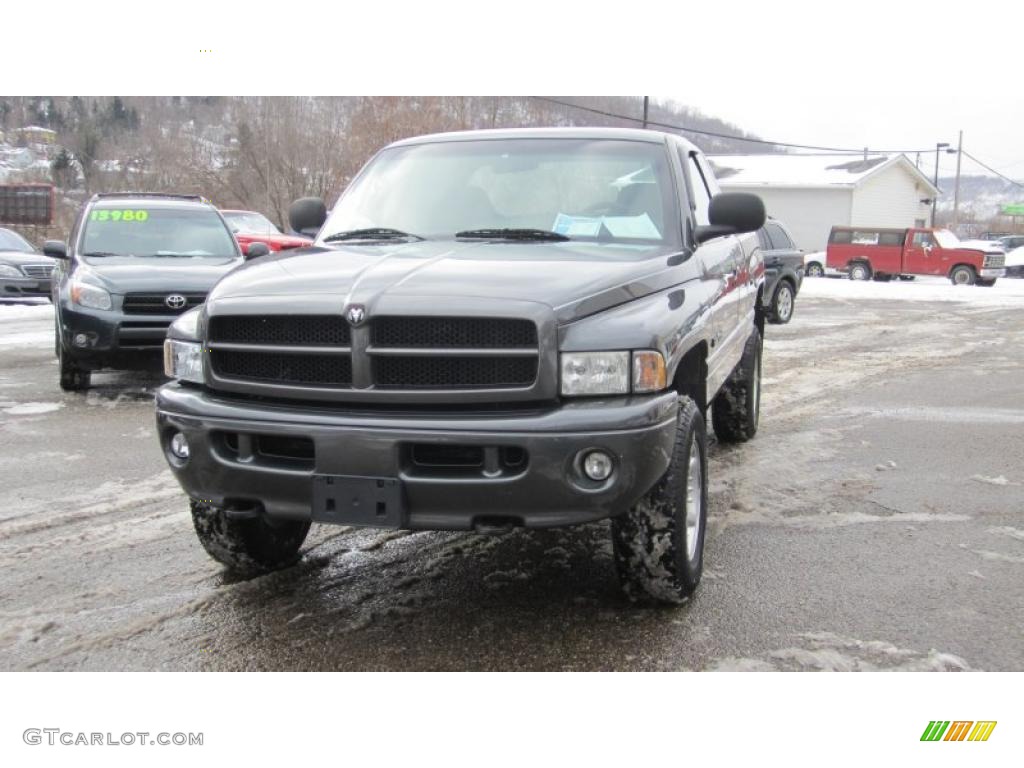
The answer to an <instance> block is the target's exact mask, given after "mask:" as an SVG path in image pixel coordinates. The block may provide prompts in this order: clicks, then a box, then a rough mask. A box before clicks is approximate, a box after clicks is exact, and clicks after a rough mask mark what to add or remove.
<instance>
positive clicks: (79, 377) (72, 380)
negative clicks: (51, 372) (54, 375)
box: [53, 328, 92, 392]
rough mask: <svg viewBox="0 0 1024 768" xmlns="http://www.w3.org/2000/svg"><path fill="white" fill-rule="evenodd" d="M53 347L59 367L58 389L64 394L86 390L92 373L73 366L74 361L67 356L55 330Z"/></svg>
mask: <svg viewBox="0 0 1024 768" xmlns="http://www.w3.org/2000/svg"><path fill="white" fill-rule="evenodd" d="M53 346H54V351H55V352H56V353H57V365H58V366H59V367H60V388H61V389H63V390H64V391H65V392H81V391H82V390H83V389H88V388H89V384H90V383H92V372H90V371H88V370H86V369H85V368H80V367H79V366H77V365H75V361H74V360H72V359H71V358H69V357H68V356H67V353H66V352H65V351H64V342H62V341H61V338H60V331H58V330H57V329H56V328H54V331H53Z"/></svg>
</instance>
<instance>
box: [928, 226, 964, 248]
mask: <svg viewBox="0 0 1024 768" xmlns="http://www.w3.org/2000/svg"><path fill="white" fill-rule="evenodd" d="M934 234H935V240H936V242H938V244H939V246H940V247H942V248H959V247H960V239H959V238H958V237H957V236H956V235H954V234H953V233H952V232H950V231H949V230H948V229H936V230H935V232H934Z"/></svg>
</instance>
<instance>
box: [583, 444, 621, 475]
mask: <svg viewBox="0 0 1024 768" xmlns="http://www.w3.org/2000/svg"><path fill="white" fill-rule="evenodd" d="M614 466H615V465H614V464H613V463H612V457H611V456H609V455H608V454H607V453H605V452H604V451H591V452H590V453H588V454H587V455H586V456H584V457H583V473H584V474H585V475H586V476H587V477H589V478H590V479H591V480H597V481H601V480H607V479H608V478H609V477H610V476H611V474H612V468H613V467H614Z"/></svg>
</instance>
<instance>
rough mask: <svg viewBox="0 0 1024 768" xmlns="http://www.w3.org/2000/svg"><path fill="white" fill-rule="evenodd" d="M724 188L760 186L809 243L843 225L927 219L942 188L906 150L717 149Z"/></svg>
mask: <svg viewBox="0 0 1024 768" xmlns="http://www.w3.org/2000/svg"><path fill="white" fill-rule="evenodd" d="M710 160H711V162H712V164H713V165H714V167H715V171H716V175H717V176H718V181H719V184H720V185H721V187H722V191H724V192H753V193H755V194H757V195H760V197H761V199H762V200H764V204H765V207H766V208H767V209H768V215H769V216H773V217H775V218H777V219H780V220H781V221H782V222H783V223H784V224H785V225H786V227H787V228H788V229H789V231H790V232H792V233H793V237H794V238H795V239H796V242H797V245H798V246H799V247H800V248H803V249H804V250H806V251H821V250H824V249H825V245H826V244H827V242H828V233H829V231H830V230H831V229H832V227H833V226H835V225H843V226H858V225H860V226H870V227H923V226H927V225H928V223H929V221H930V216H931V201H932V198H933V197H934V196H935V195H936V194H938V189H936V187H935V185H934V184H932V182H931V179H929V178H928V177H927V176H926V175H925V174H924V173H923V172H922V171H920V170H919V169H918V168H917V167H916V166H915V165H914V164H913V163H912V162H910V160H909V159H907V157H906V155H868V156H866V157H865V156H863V155H856V156H851V155H715V156H712V157H711V158H710Z"/></svg>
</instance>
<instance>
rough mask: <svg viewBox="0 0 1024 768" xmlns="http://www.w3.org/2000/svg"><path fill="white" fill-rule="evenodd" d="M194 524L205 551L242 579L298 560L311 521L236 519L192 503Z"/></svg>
mask: <svg viewBox="0 0 1024 768" xmlns="http://www.w3.org/2000/svg"><path fill="white" fill-rule="evenodd" d="M189 504H190V505H191V507H192V524H193V525H194V526H195V529H196V535H197V536H198V537H199V542H200V543H201V544H202V545H203V549H205V550H206V551H207V553H208V554H209V555H210V557H212V558H213V559H214V560H216V561H217V562H218V563H222V564H223V565H226V566H227V567H228V569H229V570H231V571H233V572H235V573H237V574H239V575H241V576H258V575H260V574H262V573H269V572H270V571H276V570H279V569H281V568H286V567H287V566H289V565H292V564H293V563H294V562H295V561H296V560H298V554H299V547H301V546H302V542H304V541H305V540H306V534H307V533H309V522H308V521H296V520H271V519H268V518H267V517H264V516H260V517H251V518H241V519H239V518H232V517H228V515H227V514H226V513H225V511H224V510H223V509H222V508H221V507H217V506H214V505H213V504H203V503H200V502H198V501H191V500H190V501H189Z"/></svg>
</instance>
